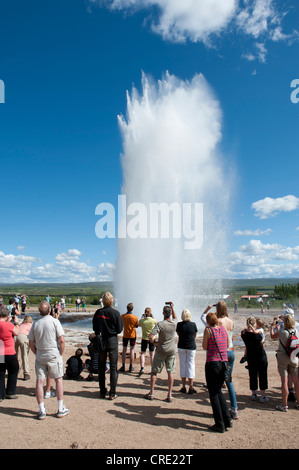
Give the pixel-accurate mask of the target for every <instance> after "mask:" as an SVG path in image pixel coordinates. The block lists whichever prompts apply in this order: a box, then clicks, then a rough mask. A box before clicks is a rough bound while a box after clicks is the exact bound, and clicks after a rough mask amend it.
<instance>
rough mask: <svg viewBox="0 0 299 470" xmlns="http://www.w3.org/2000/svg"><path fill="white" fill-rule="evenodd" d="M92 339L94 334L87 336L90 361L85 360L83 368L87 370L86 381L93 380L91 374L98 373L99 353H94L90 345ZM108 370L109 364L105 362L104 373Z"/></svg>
mask: <svg viewBox="0 0 299 470" xmlns="http://www.w3.org/2000/svg"><path fill="white" fill-rule="evenodd" d="M93 337H94V333H92V334H91V335H89V341H90V343H89V345H88V346H87V349H88V352H89V356H90V359H86V361H85V367H86V369H87V370H88V376H87V377H86V380H93V379H94V375H93V374H98V373H99V370H98V368H99V353H98V352H96V351H95V350H94V348H93V344H92V339H93ZM109 370H110V363H109V361H107V362H106V368H105V373H107V372H108V371H109Z"/></svg>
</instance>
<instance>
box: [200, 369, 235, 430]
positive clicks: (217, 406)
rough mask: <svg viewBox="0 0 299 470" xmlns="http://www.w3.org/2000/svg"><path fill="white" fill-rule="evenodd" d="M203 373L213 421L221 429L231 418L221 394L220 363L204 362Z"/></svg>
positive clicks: (222, 378) (222, 373) (222, 377)
mask: <svg viewBox="0 0 299 470" xmlns="http://www.w3.org/2000/svg"><path fill="white" fill-rule="evenodd" d="M205 373H206V382H207V387H208V391H209V395H210V401H211V406H212V410H213V417H214V421H215V424H216V426H218V427H220V428H221V429H223V428H225V427H227V426H228V425H229V424H230V422H231V417H230V413H229V409H228V406H227V403H226V400H225V398H224V395H223V393H222V386H223V383H224V372H223V367H222V362H221V361H211V362H206V365H205Z"/></svg>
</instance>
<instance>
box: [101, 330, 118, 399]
mask: <svg viewBox="0 0 299 470" xmlns="http://www.w3.org/2000/svg"><path fill="white" fill-rule="evenodd" d="M105 342H106V345H107V349H106V350H105V351H100V352H99V386H100V393H101V395H104V394H105V393H106V385H105V380H106V374H105V368H106V361H107V356H108V357H109V362H110V391H109V395H110V396H111V395H115V394H116V384H117V379H118V371H117V360H118V339H117V336H111V337H110V338H107V339H105Z"/></svg>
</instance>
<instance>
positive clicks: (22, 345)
mask: <svg viewBox="0 0 299 470" xmlns="http://www.w3.org/2000/svg"><path fill="white" fill-rule="evenodd" d="M32 321H33V320H32V318H31V317H30V315H25V318H24V320H23V323H21V324H20V329H19V335H18V336H16V339H15V347H16V354H17V358H18V359H19V351H21V361H22V367H23V372H24V380H29V379H30V374H29V360H28V354H29V340H28V335H29V331H30V330H31V327H32Z"/></svg>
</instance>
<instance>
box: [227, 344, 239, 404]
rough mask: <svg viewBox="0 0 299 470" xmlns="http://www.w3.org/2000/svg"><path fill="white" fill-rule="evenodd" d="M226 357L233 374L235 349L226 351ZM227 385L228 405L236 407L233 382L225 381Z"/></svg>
mask: <svg viewBox="0 0 299 470" xmlns="http://www.w3.org/2000/svg"><path fill="white" fill-rule="evenodd" d="M227 359H228V362H229V364H230V367H231V374H233V367H234V362H235V351H227ZM226 385H227V390H228V396H229V401H230V406H231V407H232V408H235V409H237V408H238V405H237V397H236V392H235V387H234V384H233V382H232V381H231V382H226Z"/></svg>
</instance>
